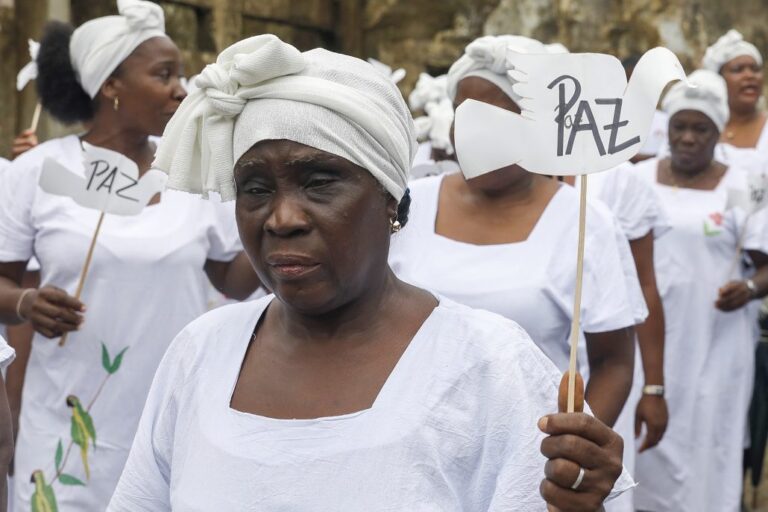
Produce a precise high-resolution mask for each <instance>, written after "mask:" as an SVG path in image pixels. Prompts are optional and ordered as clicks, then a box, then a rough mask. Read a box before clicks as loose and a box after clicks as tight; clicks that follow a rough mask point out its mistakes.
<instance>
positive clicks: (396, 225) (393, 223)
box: [389, 217, 403, 233]
mask: <svg viewBox="0 0 768 512" xmlns="http://www.w3.org/2000/svg"><path fill="white" fill-rule="evenodd" d="M401 229H403V226H402V225H401V224H400V221H399V220H397V217H395V219H394V220H393V219H389V230H390V231H391V232H392V233H397V232H398V231H400V230H401Z"/></svg>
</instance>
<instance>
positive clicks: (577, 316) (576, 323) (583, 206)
mask: <svg viewBox="0 0 768 512" xmlns="http://www.w3.org/2000/svg"><path fill="white" fill-rule="evenodd" d="M586 221H587V175H586V174H582V175H581V196H580V200H579V248H578V253H577V256H576V292H575V296H574V298H573V320H572V321H571V359H570V362H569V363H568V410H567V411H566V412H574V411H575V405H576V353H577V349H578V346H579V337H580V334H581V287H582V283H583V281H584V279H583V277H584V238H585V233H586V227H587V226H586V225H587V222H586Z"/></svg>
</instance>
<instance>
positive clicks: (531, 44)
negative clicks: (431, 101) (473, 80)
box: [448, 36, 547, 103]
mask: <svg viewBox="0 0 768 512" xmlns="http://www.w3.org/2000/svg"><path fill="white" fill-rule="evenodd" d="M508 50H511V51H514V52H518V53H547V48H546V47H545V45H544V44H542V43H540V42H539V41H536V40H535V39H531V38H529V37H524V36H484V37H481V38H479V39H475V40H474V41H473V42H471V43H470V44H469V45H468V46H467V48H466V49H465V50H464V55H462V56H461V58H460V59H459V60H457V61H456V62H455V63H454V64H453V66H451V69H450V70H448V98H450V100H451V101H453V100H455V99H456V90H457V89H458V86H459V82H460V81H461V80H462V79H464V78H467V77H470V76H477V77H480V78H484V79H486V80H488V81H489V82H491V83H493V84H494V85H496V86H497V87H499V88H500V89H501V90H502V91H504V93H505V94H506V95H507V96H509V97H510V98H511V99H512V101H514V102H515V103H517V102H519V101H520V100H521V99H522V97H521V96H520V95H519V94H517V93H516V92H515V91H513V90H512V86H513V85H514V84H515V83H516V82H515V81H514V80H513V79H512V78H510V77H509V76H508V75H507V71H510V70H512V69H514V68H512V67H511V66H510V65H509V64H508V63H507V51H508Z"/></svg>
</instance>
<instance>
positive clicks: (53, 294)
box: [40, 286, 85, 312]
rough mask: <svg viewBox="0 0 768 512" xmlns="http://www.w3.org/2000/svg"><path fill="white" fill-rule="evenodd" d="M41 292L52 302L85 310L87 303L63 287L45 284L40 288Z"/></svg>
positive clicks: (77, 309)
mask: <svg viewBox="0 0 768 512" xmlns="http://www.w3.org/2000/svg"><path fill="white" fill-rule="evenodd" d="M40 294H41V296H42V297H43V298H44V299H45V300H47V301H48V302H52V303H54V304H57V305H59V306H62V307H65V308H69V309H73V310H75V311H80V312H84V311H85V304H83V303H82V302H80V301H79V300H77V299H76V298H74V297H72V296H71V295H69V294H68V293H67V292H65V291H64V290H62V289H61V288H56V287H55V286H45V287H43V288H41V289H40Z"/></svg>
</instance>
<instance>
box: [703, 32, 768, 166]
mask: <svg viewBox="0 0 768 512" xmlns="http://www.w3.org/2000/svg"><path fill="white" fill-rule="evenodd" d="M702 64H703V66H704V68H705V69H708V70H709V71H712V72H715V73H720V74H721V75H722V76H723V78H724V79H725V83H726V84H727V86H728V106H729V109H730V118H729V119H728V122H727V123H726V125H725V126H724V127H723V129H722V130H721V133H720V140H721V141H722V142H726V143H727V144H728V145H730V146H733V147H734V148H744V149H750V148H757V150H758V151H759V152H760V153H762V155H763V157H764V158H768V130H766V129H765V124H766V119H768V116H766V113H765V112H763V111H762V110H760V109H759V100H760V97H761V96H762V94H763V57H762V55H760V51H759V50H758V49H757V47H755V45H753V44H752V43H750V42H748V41H745V40H744V38H743V37H742V35H741V34H740V33H739V32H738V31H737V30H729V31H728V32H727V33H726V34H724V35H723V36H721V37H720V39H718V40H717V42H715V44H713V45H712V46H710V47H709V48H707V52H706V53H705V54H704V59H703V61H702ZM736 156H738V152H736Z"/></svg>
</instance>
